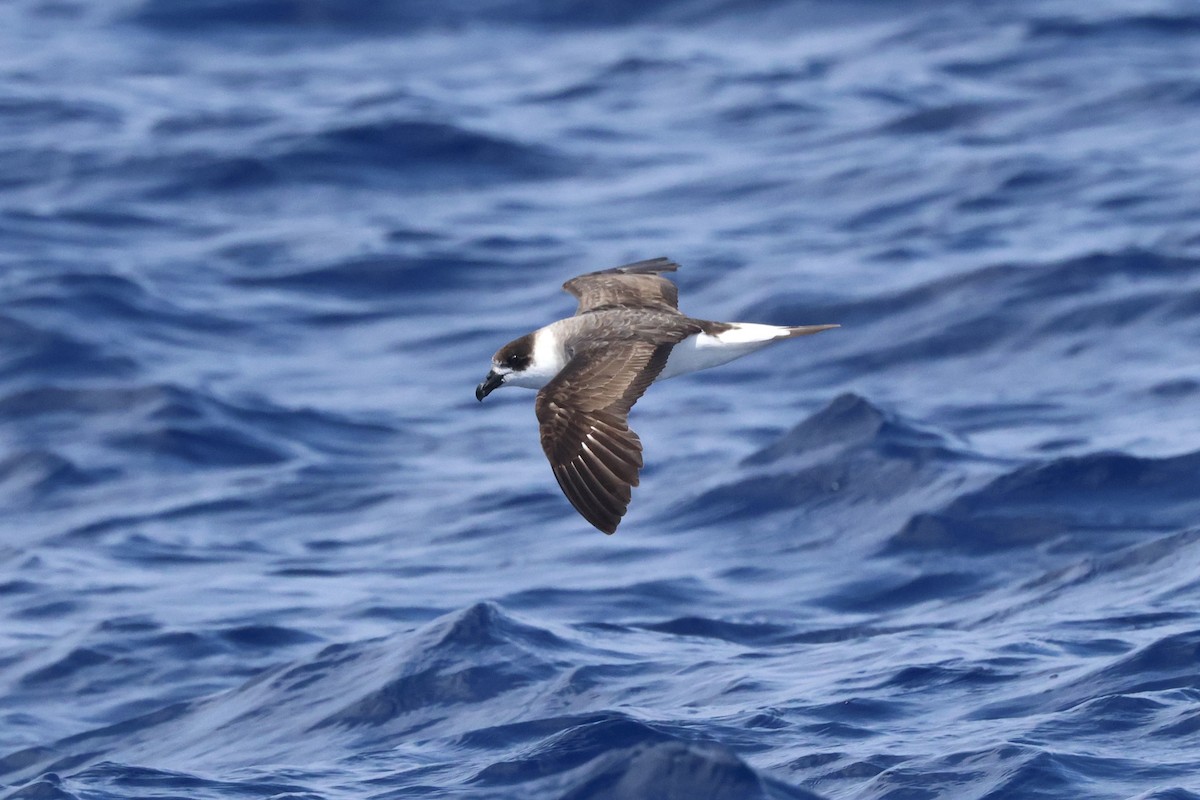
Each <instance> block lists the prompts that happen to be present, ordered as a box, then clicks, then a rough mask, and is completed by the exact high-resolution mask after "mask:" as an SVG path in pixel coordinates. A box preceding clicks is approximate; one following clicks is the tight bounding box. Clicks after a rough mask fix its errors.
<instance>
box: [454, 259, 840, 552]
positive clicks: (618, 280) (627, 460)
mask: <svg viewBox="0 0 1200 800" xmlns="http://www.w3.org/2000/svg"><path fill="white" fill-rule="evenodd" d="M678 268H679V265H678V264H676V263H675V262H673V261H671V260H670V259H667V258H654V259H650V260H648V261H638V262H636V263H633V264H626V265H624V266H622V267H614V268H613V269H606V270H601V271H600V272H589V273H588V274H586V275H580V276H579V277H577V278H572V279H571V280H569V281H567V282H566V283H564V284H563V289H565V290H566V291H568V292H569V293H571V294H572V295H574V296H575V297H576V298H578V299H579V308H578V309H577V310H576V311H575V316H573V317H567V318H566V319H560V320H558V321H557V322H553V323H551V324H549V325H547V326H546V327H544V328H539V329H537V330H536V331H534V332H533V333H527V334H525V335H524V336H522V337H521V338H519V339H514V340H513V341H511V342H509V343H508V344H506V345H504V347H501V348H500V349H499V350H498V351H497V352H496V355H494V356H493V357H492V368H491V370H490V371H489V372H488V374H487V377H486V378H484V379H483V383H481V384H479V386H478V387H477V388H476V389H475V397H476V398H477V399H478V400H480V401H482V400H483V398H485V397H487V396H488V395H489V394H491V393H492V392H493V391H495V390H496V389H498V388H499V387H501V386H524V387H526V388H529V389H538V390H539V391H538V395H537V402H536V403H535V406H534V408H535V410H536V412H537V418H538V425H539V427H540V429H541V438H542V449H543V450H545V451H546V458H548V459H549V460H550V466H551V467H552V468H553V469H554V477H555V478H557V479H558V485H559V487H561V488H562V491H563V494H565V495H566V496H567V499H568V500H570V501H571V505H573V506H574V507H575V510H576V511H578V512H579V513H580V514H582V515H583V518H584V519H586V520H587V521H588V522H590V523H591V524H592V525H594V526H595V527H597V528H599V529H600V530H602V531H604V532H605V533H615V532H616V530H617V525H619V524H620V522H621V517H623V516H625V510H626V508H628V507H629V498H630V491H631V489H632V487H634V486H637V485H638V471H639V470H640V469H641V468H642V443H641V441H640V440H639V439H638V437H637V434H636V433H634V432H633V431H631V430H630V429H629V421H628V417H629V409H630V408H632V407H633V404H634V403H636V402H637V400H638V398H639V397H641V396H642V394H643V393H644V392H645V391H646V389H647V388H648V387H649V386H650V384H652V383H654V381H656V380H665V379H666V378H673V377H675V376H676V375H684V374H686V373H688V372H695V371H697V370H701V369H708V368H709V367H715V366H718V365H720V364H725V363H727V362H729V361H733V360H734V359H735V358H741V357H742V356H744V355H747V354H749V353H753V352H754V351H755V350H759V349H761V348H763V347H766V346H767V345H769V344H771V343H772V342H777V341H781V340H783V339H792V338H794V337H796V336H807V335H808V334H810V333H820V332H821V331H827V330H829V329H830V328H836V327H838V326H837V325H799V326H781V325H760V324H756V323H751V322H709V321H707V320H702V319H693V318H692V317H689V316H686V315H684V314H682V313H680V311H679V289H678V288H677V287H676V286H675V284H673V283H671V281H669V280H667V279H666V278H664V277H663V276H662V273H664V272H674V271H675V270H676V269H678Z"/></svg>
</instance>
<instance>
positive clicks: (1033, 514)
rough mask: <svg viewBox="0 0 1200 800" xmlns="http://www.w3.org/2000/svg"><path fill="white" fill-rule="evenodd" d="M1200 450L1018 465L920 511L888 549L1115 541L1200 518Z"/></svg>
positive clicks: (976, 550) (970, 549)
mask: <svg viewBox="0 0 1200 800" xmlns="http://www.w3.org/2000/svg"><path fill="white" fill-rule="evenodd" d="M1197 486H1200V452H1196V453H1188V454H1186V455H1181V456H1175V457H1173V458H1141V457H1137V456H1131V455H1126V454H1124V453H1094V454H1090V455H1085V456H1078V457H1067V458H1058V459H1053V460H1051V461H1048V462H1044V463H1039V464H1031V465H1027V466H1023V467H1020V468H1018V469H1016V470H1014V471H1012V472H1010V473H1008V474H1006V475H1003V476H1001V477H999V478H997V479H995V480H993V481H992V482H991V483H989V484H987V485H986V486H984V487H982V488H981V489H978V490H976V491H972V492H969V493H967V494H964V495H962V496H960V497H958V498H956V499H955V500H953V501H951V502H950V503H949V504H947V505H946V506H944V507H943V508H941V509H940V510H938V511H935V512H933V513H923V514H918V515H916V516H914V517H913V518H912V519H910V520H909V521H908V523H907V524H906V525H905V526H904V527H903V529H901V530H900V531H899V532H898V533H897V534H896V535H895V536H893V537H892V538H891V540H890V541H889V543H888V548H887V550H888V552H891V553H901V552H912V551H929V550H950V551H956V552H961V553H969V554H975V555H982V554H987V553H992V552H996V551H1000V550H1006V549H1012V548H1020V547H1029V546H1033V545H1039V544H1050V543H1054V544H1057V545H1059V546H1061V547H1063V548H1066V549H1078V548H1084V549H1087V548H1089V547H1096V546H1100V547H1110V546H1111V545H1112V543H1113V537H1114V536H1117V537H1120V536H1131V535H1132V536H1136V535H1143V536H1144V535H1145V534H1147V533H1164V532H1170V531H1174V530H1178V529H1180V528H1183V527H1186V526H1188V525H1191V524H1194V522H1195V521H1196V520H1197V519H1200V492H1197V489H1196V487H1197Z"/></svg>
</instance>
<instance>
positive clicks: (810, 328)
mask: <svg viewBox="0 0 1200 800" xmlns="http://www.w3.org/2000/svg"><path fill="white" fill-rule="evenodd" d="M840 327H842V326H841V325H792V326H789V327H788V334H787V336H785V337H784V338H785V339H791V338H792V337H793V336H808V335H809V334H812V333H820V332H821V331H827V330H829V329H831V328H840Z"/></svg>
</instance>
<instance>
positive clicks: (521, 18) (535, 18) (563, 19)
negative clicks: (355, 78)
mask: <svg viewBox="0 0 1200 800" xmlns="http://www.w3.org/2000/svg"><path fill="white" fill-rule="evenodd" d="M767 5H776V3H769V4H767ZM740 8H741V7H740V6H737V5H736V4H732V3H729V2H727V0H650V1H649V2H647V1H646V0H612V1H611V2H604V3H596V2H590V1H589V0H559V1H558V2H553V3H530V2H524V0H448V1H447V2H440V1H439V0H380V1H379V2H372V3H345V2H338V0H146V2H144V3H142V5H141V6H140V7H139V8H138V9H137V10H136V11H135V12H133V14H132V19H133V20H134V21H135V22H138V23H141V24H144V25H148V26H151V27H154V28H158V29H161V30H168V31H173V32H176V33H184V32H187V31H189V30H192V29H195V28H214V27H217V28H285V29H297V28H299V29H308V30H315V31H338V30H345V31H354V32H366V33H369V32H380V31H401V30H413V29H420V28H427V27H455V26H461V25H465V24H471V23H507V24H512V25H523V26H525V25H530V26H547V27H592V26H610V25H622V24H629V23H634V22H641V21H651V20H657V21H672V20H689V21H699V20H705V19H711V18H716V17H720V16H723V15H726V14H732V13H736V12H737V11H738V10H739V9H740ZM743 11H744V9H743Z"/></svg>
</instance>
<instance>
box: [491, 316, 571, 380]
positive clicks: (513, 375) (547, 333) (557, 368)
mask: <svg viewBox="0 0 1200 800" xmlns="http://www.w3.org/2000/svg"><path fill="white" fill-rule="evenodd" d="M566 364H567V354H566V351H565V350H563V346H562V340H561V339H560V337H559V336H558V332H557V331H555V330H554V325H553V324H552V325H547V326H546V327H544V328H539V329H538V330H536V331H534V333H533V353H532V358H531V359H530V361H529V366H528V367H526V368H525V369H523V370H521V371H520V372H510V373H509V374H508V377H507V378H506V379H505V381H504V383H505V385H506V386H524V387H525V388H527V389H541V388H542V387H543V386H545V385H546V384H547V383H549V382H550V381H551V380H553V379H554V376H555V375H557V374H558V373H559V372H561V371H562V368H563V367H564V366H566Z"/></svg>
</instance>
